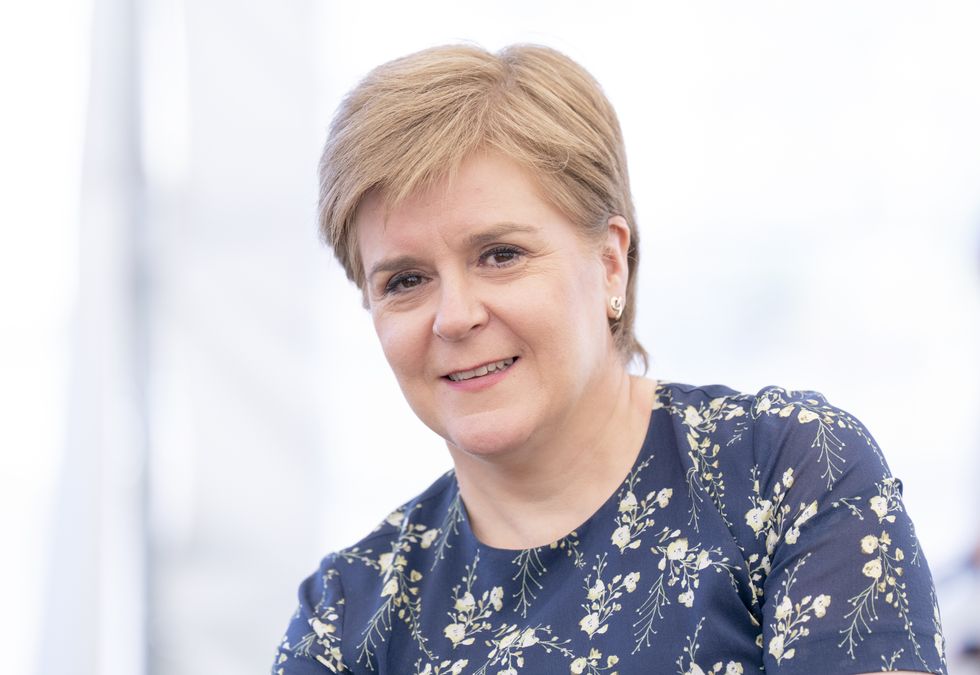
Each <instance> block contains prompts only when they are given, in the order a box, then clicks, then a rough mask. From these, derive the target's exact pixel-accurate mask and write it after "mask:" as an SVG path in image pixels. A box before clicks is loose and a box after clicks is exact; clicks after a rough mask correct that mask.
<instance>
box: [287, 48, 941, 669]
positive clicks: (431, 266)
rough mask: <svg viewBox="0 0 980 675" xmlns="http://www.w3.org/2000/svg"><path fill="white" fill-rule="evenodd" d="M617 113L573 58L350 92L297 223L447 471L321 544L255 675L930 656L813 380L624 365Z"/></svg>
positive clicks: (894, 662) (891, 519)
mask: <svg viewBox="0 0 980 675" xmlns="http://www.w3.org/2000/svg"><path fill="white" fill-rule="evenodd" d="M625 161H626V160H625V151H624V149H623V143H622V138H621V134H620V132H619V126H618V123H617V122H616V117H615V114H614V113H613V110H612V108H611V106H610V105H609V103H608V101H606V99H605V97H604V96H603V95H602V92H601V90H600V89H599V87H598V85H597V84H596V83H595V82H594V81H593V80H592V79H591V78H590V77H589V76H588V74H587V73H585V72H584V71H583V70H582V69H581V68H580V67H579V66H577V65H576V64H575V63H573V62H572V61H570V60H569V59H568V58H567V57H565V56H563V55H561V54H559V53H557V52H555V51H553V50H550V49H547V48H543V47H530V46H517V47H511V48H509V49H506V50H504V51H503V52H501V53H500V54H497V55H494V54H490V53H487V52H484V51H482V50H480V49H477V48H473V47H444V48H437V49H431V50H427V51H424V52H420V53H418V54H414V55H411V56H408V57H405V58H403V59H400V60H397V61H394V62H392V63H389V64H385V65H383V66H381V67H380V68H378V69H376V70H375V71H374V72H372V73H371V74H370V75H369V76H368V77H367V78H366V79H365V80H364V81H363V82H362V83H361V84H360V85H359V86H358V87H357V88H355V90H354V91H353V92H352V93H351V94H350V96H349V97H348V99H347V100H346V101H345V103H344V105H343V106H342V107H341V110H340V111H339V113H338V115H337V117H336V119H335V121H334V125H333V127H332V130H331V135H330V139H329V140H328V142H327V146H326V149H325V151H324V156H323V161H322V164H321V177H322V185H321V187H322V192H321V225H322V228H323V232H324V235H325V238H326V239H327V240H328V241H329V242H330V243H331V245H332V246H333V248H334V251H335V253H336V254H337V257H338V259H339V260H340V262H341V263H342V264H343V265H344V267H345V269H346V270H347V273H348V275H349V276H350V278H351V279H352V280H353V281H354V282H356V283H357V284H358V286H359V287H360V288H361V289H362V292H363V294H364V301H365V305H366V308H367V309H368V310H369V311H370V313H371V316H372V318H373V321H374V327H375V330H376V332H377V335H378V338H379V340H380V342H381V346H382V348H383V350H384V354H385V356H386V358H387V360H388V363H389V365H390V366H391V368H392V371H393V372H394V374H395V376H396V377H397V379H398V383H399V385H400V386H401V389H402V392H403V393H404V395H405V399H406V400H407V402H408V403H409V405H410V406H411V407H412V409H413V410H414V412H415V413H416V415H417V416H418V417H419V419H420V420H421V421H422V422H423V423H424V424H426V425H427V426H428V427H429V428H430V429H432V430H433V431H434V432H435V433H436V434H438V435H439V436H440V437H441V438H442V439H444V441H445V443H446V447H447V448H448V450H449V453H450V455H451V457H452V461H453V465H454V469H453V471H451V472H450V473H448V474H446V475H444V476H442V477H441V478H439V479H438V480H437V481H436V482H435V483H434V484H433V485H432V486H431V487H430V488H429V489H427V490H426V491H425V492H423V493H422V494H421V495H419V496H418V497H417V498H415V499H413V500H412V501H410V502H409V503H407V504H404V505H402V506H401V507H399V508H397V509H395V510H394V511H392V512H391V513H390V514H389V515H388V516H387V518H385V519H384V521H383V522H382V523H381V525H379V526H378V528H377V529H376V530H375V531H374V532H372V533H370V534H369V535H367V536H366V537H365V538H364V539H362V540H361V541H360V542H358V543H356V544H355V545H353V546H351V547H349V548H346V549H343V550H341V551H338V552H336V553H334V554H332V555H329V556H327V557H326V558H325V559H324V560H323V562H322V563H321V566H320V569H319V570H318V571H317V572H316V573H315V574H313V575H312V576H310V577H309V578H308V579H307V580H306V581H305V582H304V583H303V585H302V586H301V588H300V606H299V609H298V610H297V613H296V615H295V616H294V618H293V621H292V622H291V624H290V626H289V629H288V631H287V634H286V636H285V637H284V638H283V641H282V643H281V645H280V648H279V651H278V654H277V658H276V660H275V664H274V666H273V672H274V673H278V674H280V675H296V674H299V673H311V674H312V673H322V672H354V673H368V672H381V673H384V672H390V673H409V672H411V673H415V674H416V675H433V674H438V673H454V674H456V675H459V674H461V673H476V674H478V675H485V674H487V673H506V674H508V675H511V674H517V673H521V672H523V673H527V674H529V675H530V674H534V675H537V674H539V673H545V672H548V673H559V672H570V673H590V674H592V675H598V674H599V673H607V674H615V673H624V674H625V673H651V672H653V673H659V672H673V671H678V672H681V673H709V672H710V673H715V674H719V673H726V675H732V674H734V673H747V672H754V671H759V670H764V671H765V672H771V673H813V672H833V673H861V672H868V671H880V670H882V669H884V670H891V671H898V670H900V669H906V671H918V672H934V673H942V672H945V657H944V654H943V641H942V633H941V627H940V622H939V615H938V609H937V608H936V604H935V597H934V593H933V590H932V582H931V579H930V574H929V570H928V567H927V566H926V563H925V560H924V557H923V555H922V553H921V551H920V550H919V546H918V543H917V541H916V538H915V535H914V531H913V530H912V526H911V522H910V520H909V518H908V516H907V514H906V512H905V509H904V506H903V504H902V501H901V483H900V482H899V481H898V480H897V479H896V478H894V477H893V476H891V474H890V473H889V471H888V468H887V466H886V464H885V460H884V458H883V456H882V454H881V452H880V450H879V448H878V446H877V445H876V444H875V442H874V440H873V439H872V437H871V436H870V435H869V433H868V432H867V431H866V430H865V429H864V427H863V426H862V425H861V424H860V422H858V421H857V420H856V419H855V418H854V417H853V416H851V415H849V414H848V413H846V412H844V411H842V410H840V409H838V408H835V407H834V406H832V405H830V404H829V403H827V401H826V400H825V399H824V398H823V397H822V396H820V395H819V394H816V393H814V392H792V391H787V390H784V389H781V388H778V387H768V388H766V389H764V390H762V391H761V392H759V393H758V394H741V393H738V392H735V391H732V390H730V389H728V388H725V387H721V386H710V387H692V386H687V385H678V384H670V383H666V382H657V381H654V380H650V379H647V378H645V377H640V376H635V375H631V374H630V371H629V366H630V363H631V362H632V361H639V362H644V363H645V353H644V351H643V349H642V347H641V346H640V345H639V344H638V343H637V341H636V339H635V337H634V335H633V330H632V326H633V317H634V316H635V311H636V298H635V288H636V285H635V281H636V271H637V269H636V268H637V263H638V257H637V229H636V218H635V214H634V213H633V207H632V199H631V197H630V192H629V183H628V179H627V171H626V164H625Z"/></svg>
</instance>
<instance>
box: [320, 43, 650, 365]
mask: <svg viewBox="0 0 980 675" xmlns="http://www.w3.org/2000/svg"><path fill="white" fill-rule="evenodd" d="M477 150H489V151H494V152H499V153H501V154H503V155H504V156H506V157H509V158H510V159H512V160H514V161H516V162H518V163H519V164H521V165H522V166H525V167H526V168H528V169H529V170H530V171H531V173H532V174H533V175H535V176H536V177H537V178H538V180H539V181H540V182H541V184H542V186H543V187H544V188H545V194H546V195H548V197H549V198H550V199H551V201H552V202H553V204H554V205H555V206H556V207H557V208H558V209H559V210H560V211H562V212H563V213H564V214H565V215H566V216H567V217H568V218H569V219H570V220H572V222H574V223H575V224H576V225H577V226H578V227H580V228H581V230H582V233H583V234H584V235H585V236H586V237H587V238H589V239H591V240H593V241H596V242H599V241H603V240H604V239H605V235H606V231H607V227H608V225H607V221H608V219H609V217H611V216H614V215H619V216H622V217H623V218H625V219H626V222H627V223H628V224H629V228H630V234H631V239H630V246H629V251H628V262H629V280H628V283H627V290H626V302H625V309H624V311H623V314H622V316H621V317H620V318H619V319H618V320H615V321H611V322H610V328H611V330H612V333H613V335H614V337H615V340H616V344H617V346H618V347H619V349H620V350H621V351H622V353H623V355H624V356H625V357H626V358H627V359H630V358H636V359H638V360H639V361H641V362H642V363H643V364H644V365H646V351H645V350H644V349H643V347H642V346H641V345H640V344H639V342H637V340H636V337H635V336H634V334H633V323H634V319H635V316H636V268H637V263H638V262H639V248H638V247H639V237H638V234H637V229H636V215H635V213H634V209H633V199H632V196H631V194H630V188H629V177H628V174H627V169H626V151H625V148H624V146H623V136H622V132H621V130H620V127H619V122H618V120H617V119H616V113H615V111H614V110H613V108H612V105H610V103H609V101H608V100H607V99H606V97H605V95H604V94H603V93H602V89H601V88H600V87H599V84H598V83H597V82H596V81H595V80H594V79H593V78H592V76H591V75H589V73H588V72H586V71H585V69H584V68H582V67H581V66H579V65H578V64H577V63H575V62H574V61H572V60H571V59H570V58H568V57H567V56H565V55H564V54H562V53H560V52H558V51H555V50H554V49H550V48H548V47H541V46H537V45H513V46H510V47H507V48H505V49H503V50H501V51H500V52H498V53H497V54H492V53H490V52H488V51H486V50H484V49H481V48H479V47H474V46H469V45H447V46H443V47H433V48H431V49H425V50H423V51H420V52H416V53H414V54H410V55H408V56H405V57H402V58H400V59H395V60H394V61H390V62H388V63H385V64H383V65H381V66H379V67H377V68H375V69H374V70H372V71H371V72H370V73H369V74H368V75H367V77H365V78H364V80H362V81H361V82H360V84H358V85H357V86H356V87H355V88H354V89H353V90H352V91H351V92H350V93H349V94H348V95H347V97H346V98H345V99H344V101H343V103H342V104H341V106H340V108H339V110H338V111H337V114H336V116H335V117H334V120H333V124H332V125H331V127H330V135H329V138H328V139H327V142H326V146H325V147H324V150H323V156H322V158H321V160H320V202H319V219H320V231H321V234H322V236H323V238H324V240H325V241H326V242H327V243H328V244H329V245H330V246H331V247H332V248H333V251H334V253H335V255H336V256H337V259H338V260H339V261H340V263H341V264H342V265H343V266H344V269H345V270H346V271H347V276H348V277H349V278H350V279H351V280H352V281H353V282H354V283H356V284H357V286H358V288H360V289H361V290H362V291H363V290H364V282H365V280H364V269H363V267H362V263H361V260H360V257H359V255H358V252H357V233H356V231H355V227H354V219H355V213H356V211H357V207H358V205H359V204H360V202H361V200H362V199H363V198H364V196H365V194H366V193H368V192H369V191H371V190H379V191H380V192H381V194H383V195H384V198H385V200H386V202H387V204H388V206H389V207H391V206H394V205H395V204H397V203H398V202H399V201H400V200H402V199H404V198H405V197H407V196H408V195H410V194H412V193H413V192H415V191H417V190H419V189H424V188H426V187H428V186H430V185H432V184H434V183H436V182H438V181H440V180H442V179H444V178H447V177H449V176H451V175H452V174H453V173H454V172H455V171H456V170H457V168H458V167H459V165H460V164H461V163H462V161H463V160H464V159H465V158H466V157H468V156H469V155H471V154H472V153H473V152H475V151H477Z"/></svg>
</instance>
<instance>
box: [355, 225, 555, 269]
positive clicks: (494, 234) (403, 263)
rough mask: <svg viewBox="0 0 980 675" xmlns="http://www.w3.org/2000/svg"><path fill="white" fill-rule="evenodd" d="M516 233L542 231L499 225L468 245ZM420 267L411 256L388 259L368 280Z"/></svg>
mask: <svg viewBox="0 0 980 675" xmlns="http://www.w3.org/2000/svg"><path fill="white" fill-rule="evenodd" d="M515 232H520V233H524V234H537V233H538V232H540V229H539V228H537V227H534V226H533V225H524V224H522V223H497V224H496V225H493V226H491V227H489V228H488V229H486V230H484V231H483V232H477V233H475V234H471V235H470V236H469V237H467V238H466V243H467V245H468V247H469V248H481V247H483V246H486V245H487V244H492V243H493V242H494V241H496V240H498V239H500V238H501V237H503V236H505V235H508V234H513V233H515ZM420 266H421V261H420V260H419V259H418V258H416V257H414V256H410V255H400V256H396V257H394V258H386V259H384V260H379V261H378V262H377V263H375V264H374V266H372V267H371V271H370V272H369V273H368V279H373V278H374V276H375V275H376V274H379V273H381V272H396V271H398V270H400V269H406V268H409V267H420Z"/></svg>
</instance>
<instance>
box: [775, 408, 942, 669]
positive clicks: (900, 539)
mask: <svg viewBox="0 0 980 675" xmlns="http://www.w3.org/2000/svg"><path fill="white" fill-rule="evenodd" d="M768 395H769V397H770V405H769V406H768V407H767V410H765V411H764V415H763V416H762V417H760V421H759V424H760V429H761V433H760V434H759V435H758V436H757V438H756V453H757V457H758V461H759V463H760V466H761V469H760V474H759V475H760V479H761V480H760V483H761V485H760V486H759V491H760V499H762V498H764V501H765V503H767V504H769V505H770V507H769V508H770V511H769V515H768V516H767V518H768V520H767V522H766V524H765V526H764V527H763V528H762V529H761V531H760V532H759V533H758V536H759V537H760V538H761V540H762V541H765V552H766V554H767V555H768V557H769V558H770V561H769V562H770V571H769V573H768V575H766V578H765V580H764V582H763V584H764V585H763V600H762V610H763V627H762V630H763V640H764V643H763V644H764V659H765V669H766V672H769V673H813V672H834V673H855V672H860V673H867V672H881V671H889V672H930V673H945V672H946V665H945V656H944V654H943V640H942V629H941V627H940V622H939V613H938V607H937V606H936V603H935V593H934V590H933V587H932V578H931V575H930V573H929V568H928V565H927V564H926V561H925V558H924V556H923V555H922V552H921V551H920V549H919V544H918V541H917V540H916V537H915V531H914V528H913V527H912V522H911V520H910V519H909V517H908V514H907V512H906V511H905V507H904V505H903V503H902V484H901V482H900V481H899V480H898V479H896V478H894V477H893V476H892V475H891V473H890V471H889V470H888V467H887V465H886V463H885V461H884V458H883V457H882V456H881V452H880V450H879V449H878V447H877V445H876V444H875V442H874V440H873V439H872V438H871V436H870V434H868V432H867V430H866V429H865V428H864V427H863V426H862V425H861V424H860V422H858V421H857V420H856V419H855V418H854V417H852V416H851V415H849V414H848V413H846V412H844V411H842V410H839V409H837V408H834V407H833V406H831V405H830V404H828V403H827V402H826V401H825V400H824V399H823V398H822V397H820V396H819V395H816V394H812V393H790V392H784V391H782V390H777V391H776V393H775V394H773V393H772V392H768ZM773 396H775V397H776V398H775V399H774V400H773V399H772V397H773ZM764 407H765V406H764Z"/></svg>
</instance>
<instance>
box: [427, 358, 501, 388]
mask: <svg viewBox="0 0 980 675" xmlns="http://www.w3.org/2000/svg"><path fill="white" fill-rule="evenodd" d="M504 358H505V359H506V358H511V357H504ZM513 358H514V362H513V363H512V364H510V365H509V366H508V367H506V368H504V369H503V370H497V371H494V372H493V373H488V374H486V375H483V376H481V377H473V378H470V379H468V380H460V381H459V382H454V381H453V380H450V379H449V375H448V374H447V375H444V376H442V378H441V379H442V381H443V382H445V383H446V384H447V385H448V386H449V387H451V388H452V389H454V390H456V391H483V390H484V389H488V388H489V387H492V386H493V385H495V384H497V383H498V382H500V381H501V380H503V379H504V378H505V377H507V375H508V373H510V371H512V370H513V369H514V367H515V366H517V363H518V362H519V361H520V358H519V357H517V356H515V357H513ZM502 360H503V359H495V360H493V361H484V362H483V363H480V364H477V365H475V366H472V367H470V368H460V369H459V370H453V371H451V372H452V373H459V372H463V371H465V370H476V369H477V368H479V367H480V366H485V365H487V364H488V363H496V362H497V361H502Z"/></svg>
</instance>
